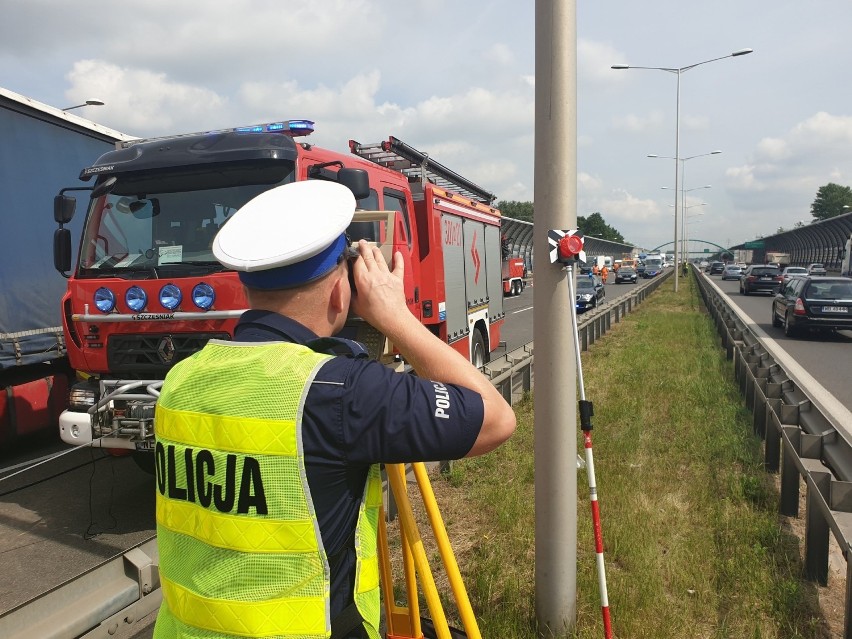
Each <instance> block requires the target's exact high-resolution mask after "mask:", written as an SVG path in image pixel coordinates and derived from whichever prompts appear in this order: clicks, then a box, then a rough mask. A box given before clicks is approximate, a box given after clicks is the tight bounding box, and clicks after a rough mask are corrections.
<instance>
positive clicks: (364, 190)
mask: <svg viewBox="0 0 852 639" xmlns="http://www.w3.org/2000/svg"><path fill="white" fill-rule="evenodd" d="M337 181H338V182H340V184H342V185H343V186H345V187H348V188H349V190H350V191H352V194H353V195H354V196H355V199H356V200H363V199H364V198H365V197H367V196H369V195H370V178H369V176H368V175H367V172H366V171H365V170H364V169H340V170H339V171H338V172H337Z"/></svg>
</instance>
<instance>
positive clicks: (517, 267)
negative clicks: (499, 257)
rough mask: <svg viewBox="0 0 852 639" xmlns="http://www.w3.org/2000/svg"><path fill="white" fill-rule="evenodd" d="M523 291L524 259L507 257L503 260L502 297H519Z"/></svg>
mask: <svg viewBox="0 0 852 639" xmlns="http://www.w3.org/2000/svg"><path fill="white" fill-rule="evenodd" d="M523 290H524V259H523V258H521V257H508V258H506V259H505V260H503V295H520V294H521V292H522V291H523Z"/></svg>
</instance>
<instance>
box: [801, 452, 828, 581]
mask: <svg viewBox="0 0 852 639" xmlns="http://www.w3.org/2000/svg"><path fill="white" fill-rule="evenodd" d="M803 461H805V460H803ZM820 466H821V467H822V465H821V464H820ZM808 470H809V471H810V472H809V475H810V476H809V478H808V486H807V496H806V501H805V509H806V512H805V577H807V578H808V579H811V580H812V581H816V582H818V583H819V584H820V585H821V586H826V585H828V541H829V538H828V533H829V529H828V521H827V520H826V518H825V515H824V514H823V512H822V509H821V508H820V501H826V502H827V501H828V497H829V491H830V489H831V473H830V472H829V471H828V469H826V468H825V467H822V470H820V469H819V468H814V467H812V468H809V469H808Z"/></svg>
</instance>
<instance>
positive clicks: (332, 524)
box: [234, 310, 484, 637]
mask: <svg viewBox="0 0 852 639" xmlns="http://www.w3.org/2000/svg"><path fill="white" fill-rule="evenodd" d="M317 339H318V337H317V335H316V334H315V333H314V332H313V331H311V330H310V329H308V328H306V327H305V326H303V325H302V324H299V323H298V322H296V321H295V320H292V319H290V318H288V317H284V316H282V315H279V314H277V313H273V312H271V311H262V310H250V311H246V312H245V313H244V314H243V315H242V316H241V317H240V320H239V322H238V323H237V327H236V329H235V331H234V341H238V342H274V341H286V342H294V343H297V344H307V343H309V342H313V341H314V340H317ZM342 346H343V350H347V348H346V345H345V343H343V344H342ZM315 349H316V350H319V351H320V352H323V349H321V348H317V347H316V346H315ZM337 352H339V351H337ZM356 352H357V347H356V349H355V350H353V352H352V354H353V355H354V354H355V353H356ZM483 417H484V407H483V404H482V398H481V397H480V396H479V394H478V393H475V392H473V391H471V390H469V389H467V388H463V387H461V386H455V385H453V384H446V385H445V384H440V383H437V382H432V381H429V380H426V379H422V378H419V377H416V376H414V375H403V374H400V373H395V372H393V371H392V370H390V369H389V368H387V367H385V366H383V365H381V364H379V363H378V362H377V361H375V360H370V359H366V358H363V357H354V356H352V357H335V358H333V359H331V360H329V361H328V362H326V363H325V364H324V365H323V366H322V367H321V368H320V370H319V371H318V372H317V375H316V377H315V379H314V381H313V383H312V384H311V388H310V390H309V391H308V395H307V398H306V400H305V408H304V415H303V418H302V440H303V445H304V452H305V468H306V473H307V477H308V487H309V488H310V491H311V497H312V499H313V502H314V508H315V509H316V513H317V519H318V521H319V528H320V534H321V535H322V543H323V546H324V547H325V549H326V552H327V553H328V556H329V564H330V565H331V617H332V619H334V617H335V616H336V615H337V614H339V613H340V611H341V610H343V608H345V607H346V606H347V605H348V604H349V603H351V602H352V590H353V585H354V578H355V548H354V537H353V531H354V530H355V526H356V524H357V519H358V509H359V506H360V504H361V497H362V495H363V493H364V486H365V483H366V480H367V470H368V469H369V467H370V465H371V464H378V463H388V464H390V463H403V462H413V461H441V460H447V459H459V458H461V457H464V456H465V455H466V454H467V453H468V451H470V449H471V447H472V446H473V443H474V441H476V437H477V436H478V435H479V430H480V428H481V427H482V420H483ZM351 636H353V637H358V636H361V635H360V634H352V635H351Z"/></svg>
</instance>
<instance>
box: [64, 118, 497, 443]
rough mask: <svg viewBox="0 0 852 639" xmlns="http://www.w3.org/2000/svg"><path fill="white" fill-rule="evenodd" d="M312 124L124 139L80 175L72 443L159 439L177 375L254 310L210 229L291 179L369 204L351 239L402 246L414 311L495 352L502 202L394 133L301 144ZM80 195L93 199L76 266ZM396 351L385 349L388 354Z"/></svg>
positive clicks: (68, 245) (473, 355)
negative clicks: (336, 145)
mask: <svg viewBox="0 0 852 639" xmlns="http://www.w3.org/2000/svg"><path fill="white" fill-rule="evenodd" d="M312 131H313V122H311V121H308V120H290V121H286V122H276V123H270V124H264V125H256V126H250V127H241V128H235V129H227V130H221V131H212V132H203V133H193V134H187V135H178V136H170V137H165V138H154V139H148V140H130V141H124V142H118V143H116V149H115V150H114V151H110V152H108V153H106V154H104V155H102V156H101V157H100V158H98V160H97V161H96V162H95V163H94V164H93V165H92V166H90V167H87V168H85V169H83V170H82V172H81V174H80V178H81V179H82V180H84V181H89V180H91V179H92V178H94V179H95V182H94V184H93V186H91V187H75V188H67V189H62V191H60V194H59V195H57V196H56V198H55V203H54V217H55V219H56V221H57V223H58V224H59V229H58V230H57V231H56V232H55V234H54V264H55V266H56V268H57V269H58V270H59V271H60V272H61V273H62V274H63V275H65V276H66V277H67V278H68V287H67V291H66V293H65V295H64V296H63V299H62V311H63V313H62V318H63V328H64V332H65V337H66V344H67V348H68V356H69V361H70V363H71V366H72V367H73V368H74V369H75V370H77V371H78V373H79V374H80V375H81V376H82V377H84V378H85V379H84V381H81V382H80V383H78V384H76V385H75V386H74V387H73V388H72V390H71V393H70V409H69V410H66V411H65V412H63V413H62V415H61V417H60V425H59V427H60V434H61V436H62V439H63V440H64V441H65V442H67V443H70V444H75V445H83V444H92V445H95V446H101V447H105V448H123V449H130V450H136V451H146V450H149V449H150V448H151V445H152V442H153V414H154V405H155V403H156V398H157V394H158V389H159V386H160V385H161V383H162V379H163V378H164V377H165V375H166V373H167V372H168V370H169V369H170V368H171V366H172V365H173V364H175V363H176V362H178V361H180V360H181V359H183V358H185V357H188V356H189V355H191V354H192V353H194V352H196V351H197V350H199V349H200V348H202V347H203V346H204V344H206V342H207V341H208V340H209V339H212V338H216V339H226V340H227V339H231V338H232V336H233V330H234V326H235V324H236V321H237V319H238V318H239V316H240V315H241V314H242V312H243V311H245V310H246V299H245V295H244V293H243V289H242V286H241V284H240V282H239V280H238V278H237V276H236V273H234V272H232V271H229V270H228V269H226V268H225V267H223V266H222V265H221V264H220V263H219V262H218V261H216V259H215V258H214V256H213V253H212V248H211V246H212V242H213V238H214V237H215V235H216V233H217V232H218V230H219V229H220V228H221V227H222V226H223V225H224V224H226V223H227V221H228V220H229V219H230V216H231V215H233V213H234V212H236V211H237V210H238V209H239V208H240V207H241V206H242V205H243V204H245V203H246V202H248V201H249V200H250V199H252V198H253V197H255V196H256V195H258V194H259V193H261V192H263V191H265V190H267V189H270V188H273V187H275V186H279V185H282V184H286V183H288V182H292V181H297V180H309V179H321V180H334V181H337V182H340V183H342V184H344V185H346V186H348V187H349V188H350V189H351V190H352V191H353V193H354V195H355V197H356V200H357V207H358V209H359V211H358V212H357V213H356V217H355V220H354V221H353V223H352V225H351V226H350V227H349V229H348V233H349V235H350V237H351V239H352V240H353V241H356V240H358V239H362V238H363V239H367V240H369V241H372V242H375V243H377V244H378V245H381V246H382V247H383V250H384V249H387V251H386V252H385V254H386V256H388V257H389V256H390V255H391V254H392V252H394V251H399V252H400V253H401V254H402V256H403V260H404V262H405V294H406V299H407V303H408V308H409V310H410V311H411V312H412V313H413V314H414V315H415V316H416V317H417V318H418V319H420V321H421V322H423V323H424V324H425V325H426V326H427V327H429V329H430V330H431V331H432V332H433V333H434V334H435V335H437V336H438V337H440V338H441V339H442V340H444V341H446V342H447V343H449V344H450V345H452V346H453V347H454V348H455V349H457V350H458V351H460V352H461V353H463V354H464V355H465V356H467V357H469V358H470V360H471V361H472V362H473V363H474V364H476V365H478V366H482V365H484V364H485V363H486V362H487V361H488V359H489V354H490V352H491V351H493V350H494V349H496V348H497V347H498V344H499V340H500V327H501V324H502V322H503V317H504V312H503V301H502V298H503V291H502V279H501V253H500V214H499V211H497V210H496V209H495V208H493V207H492V206H491V203H492V202H493V200H494V199H495V198H494V196H493V195H491V194H490V193H488V192H487V191H484V190H483V189H481V188H480V187H478V186H476V185H475V184H473V183H472V182H469V181H468V180H466V179H464V178H462V177H461V176H459V175H457V174H455V173H454V172H452V171H450V170H449V169H447V168H446V167H444V166H442V165H441V164H439V163H437V162H435V161H434V160H432V159H431V158H428V157H427V155H426V154H424V153H421V152H419V151H417V150H416V149H414V148H412V147H410V146H408V145H406V144H405V143H403V142H401V141H399V140H397V139H396V138H393V137H390V138H389V139H388V140H385V141H383V142H379V143H375V144H359V143H358V142H355V141H350V143H349V147H350V151H351V154H345V153H339V152H335V151H330V150H327V149H322V148H320V147H317V146H314V145H311V144H309V143H307V142H304V141H300V140H299V139H298V138H301V137H304V136H306V135H308V134H310V133H311V132H312ZM70 191H89V196H90V197H89V203H88V210H87V212H86V220H85V223H84V229H83V233H82V237H81V239H80V242H79V250H78V253H77V259H76V264H75V265H74V266H73V272H70V271H72V240H71V234H70V231H69V230H68V229H67V228H65V226H64V225H65V224H67V223H68V222H69V221H70V220H71V219H72V216H73V215H74V209H75V201H76V200H75V198H74V197H73V196H71V195H69V194H68V192H70ZM375 212H382V213H380V214H377V213H375ZM306 214H309V212H306ZM69 272H70V273H69ZM358 328H359V325H358V322H357V320H354V321H353V324H352V330H353V331H354V333H353V335H351V336H353V337H356V338H360V337H361V333H359V332H358ZM368 346H369V344H368ZM387 348H388V347H387V346H384V347H383V346H381V345H379V346H377V347H376V348H375V349H374V350H375V353H376V356H381V354H382V353H383V352H384V353H386V354H388V353H389V354H390V355H392V354H393V353H392V349H391V350H390V351H388V350H387ZM383 349H384V350H383Z"/></svg>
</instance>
